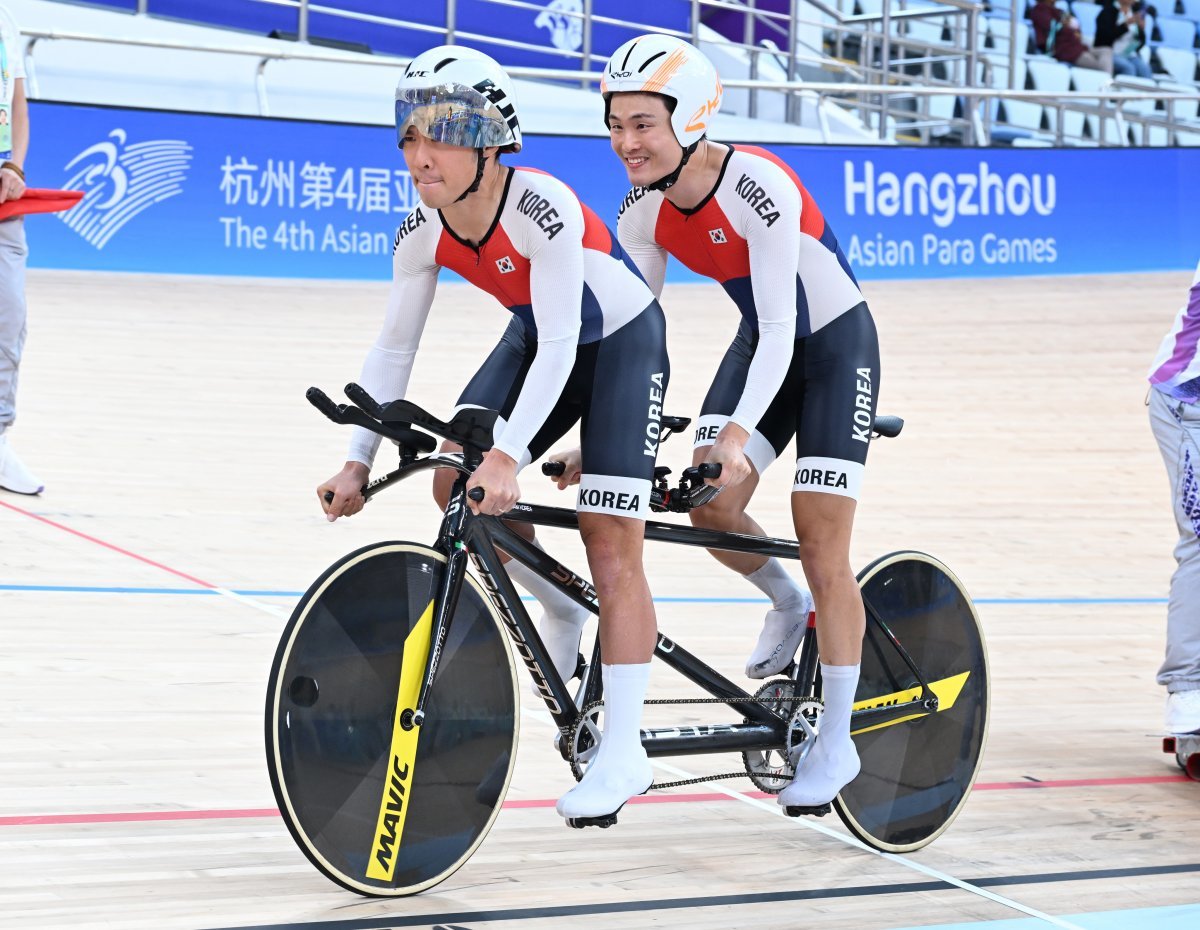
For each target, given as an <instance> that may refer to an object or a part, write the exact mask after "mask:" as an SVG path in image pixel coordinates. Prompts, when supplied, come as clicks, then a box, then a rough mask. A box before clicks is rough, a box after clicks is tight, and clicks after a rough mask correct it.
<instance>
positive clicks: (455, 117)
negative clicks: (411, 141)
mask: <svg viewBox="0 0 1200 930" xmlns="http://www.w3.org/2000/svg"><path fill="white" fill-rule="evenodd" d="M409 126H412V127H414V128H415V129H416V130H417V131H418V132H419V133H421V135H423V136H426V137H427V138H430V139H433V140H434V141H435V142H445V143H446V144H447V145H461V146H464V147H466V148H472V149H481V148H487V147H488V146H492V145H498V146H504V145H510V144H511V143H512V137H511V133H510V131H509V128H508V124H507V123H506V122H505V120H504V117H503V116H502V115H501V113H500V110H499V109H498V108H497V107H496V105H495V104H494V103H492V102H491V101H490V100H488V98H487V97H485V96H484V95H483V94H482V93H480V92H479V91H477V90H475V88H473V87H466V86H464V85H462V84H441V85H438V86H436V87H421V88H405V89H404V90H398V91H397V92H396V141H397V143H399V145H400V146H401V147H403V145H404V134H405V133H406V132H407V131H408V127H409Z"/></svg>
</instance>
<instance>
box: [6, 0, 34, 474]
mask: <svg viewBox="0 0 1200 930" xmlns="http://www.w3.org/2000/svg"><path fill="white" fill-rule="evenodd" d="M24 55H25V50H24V48H22V46H21V32H20V30H19V29H17V25H16V23H14V22H13V18H12V16H11V15H10V14H9V12H8V10H7V9H6V8H5V7H3V6H0V113H3V114H4V116H5V119H4V120H0V203H4V202H5V201H6V200H16V199H18V198H19V197H20V196H21V195H22V194H24V193H25V169H24V165H25V153H26V152H27V151H28V150H29V108H28V106H27V104H26V102H25V66H24ZM25 255H26V247H25V220H24V219H23V218H22V217H20V216H17V217H12V218H10V219H7V220H2V221H0V488H3V489H4V490H7V491H15V492H16V493H18V494H38V493H40V492H41V490H42V483H41V482H40V481H39V480H38V479H37V478H35V477H34V476H33V475H32V474H30V472H29V470H28V469H27V468H26V467H25V465H24V464H23V463H22V462H21V460H20V459H19V458H17V454H16V453H15V452H14V451H13V450H12V448H11V447H10V446H9V444H8V428H9V427H10V426H11V425H12V422H13V419H14V418H15V417H16V409H15V405H16V399H17V369H18V367H19V366H20V364H21V349H22V347H23V346H24V344H25Z"/></svg>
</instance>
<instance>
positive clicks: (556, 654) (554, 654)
mask: <svg viewBox="0 0 1200 930" xmlns="http://www.w3.org/2000/svg"><path fill="white" fill-rule="evenodd" d="M534 545H537V544H536V543H535V544H534ZM504 567H505V568H506V569H507V570H508V575H509V577H510V578H512V580H513V581H515V582H516V583H517V584H519V585H520V586H521V587H522V588H524V589H525V590H526V591H528V592H529V593H530V594H532V595H533V596H534V597H535V598H537V601H538V603H539V604H541V605H542V610H543V613H542V616H541V619H540V620H539V621H538V635H539V636H541V638H542V642H543V643H544V644H545V646H546V651H547V652H549V653H550V660H551V661H552V662H553V663H554V667H555V668H556V669H558V674H559V675H561V676H562V679H563V681H569V680H570V678H571V676H572V675H574V674H575V667H576V663H577V662H578V656H579V636H580V634H581V633H582V632H583V625H584V624H585V623H587V619H588V617H590V616H591V612H590V611H589V610H588V609H587V608H586V607H584V606H583V605H581V604H576V603H575V602H574V601H573V600H571V599H570V598H569V597H567V596H566V595H565V594H563V593H562V591H561V590H560V589H559V588H558V586H556V585H555V584H554V583H553V582H551V581H548V580H546V579H545V578H543V577H542V576H541V575H539V574H537V573H536V572H535V571H533V569H531V568H528V567H527V566H525V565H522V564H521V563H520V562H518V561H517V560H516V559H510V560H509V561H508V563H507V564H505V566H504ZM534 693H535V694H536V693H537V690H536V688H535V689H534Z"/></svg>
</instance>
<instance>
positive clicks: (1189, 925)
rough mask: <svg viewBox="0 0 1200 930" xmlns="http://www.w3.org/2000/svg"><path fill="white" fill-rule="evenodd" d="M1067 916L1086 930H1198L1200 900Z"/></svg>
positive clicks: (1002, 923) (1018, 925) (939, 927)
mask: <svg viewBox="0 0 1200 930" xmlns="http://www.w3.org/2000/svg"><path fill="white" fill-rule="evenodd" d="M1057 916H1060V917H1061V918H1062V919H1063V920H1065V921H1068V922H1069V923H1072V924H1075V925H1076V926H1078V927H1083V928H1084V930H1139V928H1143V927H1153V928H1154V930H1194V928H1195V927H1198V926H1200V904H1182V905H1174V906H1172V905H1167V906H1165V907H1142V908H1133V909H1130V910H1121V911H1099V912H1095V913H1091V914H1068V915H1066V916H1063V915H1057ZM1047 926H1049V925H1048V924H1047V923H1046V922H1045V921H1043V920H1039V919H1037V918H1032V917H1031V918H1024V917H1023V918H1017V919H1015V920H1014V919H1009V920H985V921H973V922H971V923H960V924H932V925H925V926H920V927H906V928H904V930H1043V928H1045V927H1047Z"/></svg>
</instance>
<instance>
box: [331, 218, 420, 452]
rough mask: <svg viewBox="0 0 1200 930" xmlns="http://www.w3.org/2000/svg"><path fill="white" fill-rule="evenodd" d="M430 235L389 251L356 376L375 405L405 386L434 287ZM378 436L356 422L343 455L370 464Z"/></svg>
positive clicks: (404, 240)
mask: <svg viewBox="0 0 1200 930" xmlns="http://www.w3.org/2000/svg"><path fill="white" fill-rule="evenodd" d="M418 209H420V208H418ZM429 228H430V229H434V227H432V226H430V227H429ZM418 232H419V233H424V232H425V230H418ZM432 238H433V242H432V244H430V242H429V239H430V236H429V235H423V234H419V235H413V234H411V233H410V234H409V235H408V236H406V237H405V238H402V239H398V240H397V242H396V249H395V251H394V252H393V253H392V289H391V291H390V292H389V293H388V302H387V313H386V314H385V315H384V319H383V329H382V330H381V331H380V333H379V338H378V339H376V340H375V345H373V346H372V347H371V350H370V351H369V352H368V353H367V357H366V360H365V361H364V362H363V367H362V374H361V375H360V376H359V379H358V383H359V384H360V385H362V386H363V387H364V388H365V389H366V391H367V393H368V394H370V395H371V396H372V397H374V398H375V399H376V400H377V401H379V402H380V403H381V404H386V403H390V402H391V401H393V400H400V399H401V398H402V397H404V392H405V391H406V390H407V389H408V378H409V375H411V374H412V367H413V360H414V359H415V358H416V355H417V346H418V345H419V344H420V342H421V332H422V331H423V330H424V329H425V321H426V319H428V317H429V308H430V307H431V306H432V305H433V292H434V290H435V289H436V288H437V276H438V266H437V265H436V264H434V263H433V260H432V257H431V256H432V254H433V247H434V246H436V243H437V230H436V229H434V233H433V237H432ZM381 438H382V437H381V436H380V435H379V434H378V433H373V432H371V431H370V430H367V429H363V428H362V427H360V426H356V427H355V428H354V435H353V436H352V437H351V439H350V452H349V454H348V455H347V456H346V458H347V459H348V460H349V461H351V462H362V464H364V465H366V466H367V467H368V468H370V467H371V464H372V463H373V462H374V460H375V453H376V451H378V449H379V442H380V439H381Z"/></svg>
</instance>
